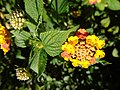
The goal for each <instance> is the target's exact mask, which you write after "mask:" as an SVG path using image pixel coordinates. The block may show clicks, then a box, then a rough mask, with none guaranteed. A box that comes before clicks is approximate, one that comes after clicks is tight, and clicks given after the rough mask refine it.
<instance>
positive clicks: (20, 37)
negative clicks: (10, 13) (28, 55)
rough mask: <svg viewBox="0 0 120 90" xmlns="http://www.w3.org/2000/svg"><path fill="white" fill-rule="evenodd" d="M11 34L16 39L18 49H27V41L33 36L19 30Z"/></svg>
mask: <svg viewBox="0 0 120 90" xmlns="http://www.w3.org/2000/svg"><path fill="white" fill-rule="evenodd" d="M11 33H12V34H13V37H15V44H16V45H17V46H18V47H22V48H25V47H26V41H27V40H29V39H30V37H31V35H30V33H28V32H26V31H19V30H16V31H15V30H12V31H11Z"/></svg>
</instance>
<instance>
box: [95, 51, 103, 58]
mask: <svg viewBox="0 0 120 90" xmlns="http://www.w3.org/2000/svg"><path fill="white" fill-rule="evenodd" d="M94 56H95V58H103V57H104V56H105V53H104V52H103V51H102V50H96V53H95V55H94Z"/></svg>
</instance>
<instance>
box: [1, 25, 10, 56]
mask: <svg viewBox="0 0 120 90" xmlns="http://www.w3.org/2000/svg"><path fill="white" fill-rule="evenodd" d="M9 46H10V39H9V32H8V31H7V29H6V28H5V27H4V26H2V25H1V24H0V49H2V50H3V51H4V55H5V54H6V53H7V52H8V51H9V50H10V49H9Z"/></svg>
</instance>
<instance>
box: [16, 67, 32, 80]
mask: <svg viewBox="0 0 120 90" xmlns="http://www.w3.org/2000/svg"><path fill="white" fill-rule="evenodd" d="M16 76H17V79H19V80H23V81H25V80H28V79H29V78H30V74H29V72H28V71H27V70H26V69H25V68H17V69H16Z"/></svg>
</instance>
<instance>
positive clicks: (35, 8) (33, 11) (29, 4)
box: [24, 0, 43, 22]
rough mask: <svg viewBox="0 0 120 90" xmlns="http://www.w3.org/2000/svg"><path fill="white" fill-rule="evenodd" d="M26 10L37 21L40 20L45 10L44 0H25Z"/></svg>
mask: <svg viewBox="0 0 120 90" xmlns="http://www.w3.org/2000/svg"><path fill="white" fill-rule="evenodd" d="M24 3H25V11H26V12H27V14H28V15H29V16H30V17H31V18H32V19H33V20H34V21H35V22H38V19H39V17H40V15H41V16H42V12H43V0H24Z"/></svg>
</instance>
